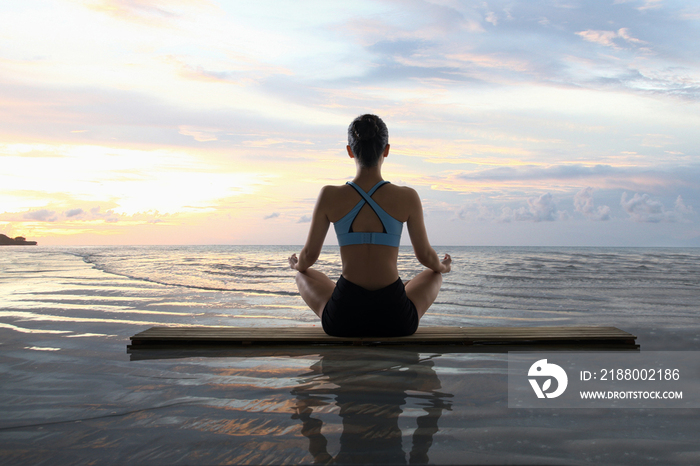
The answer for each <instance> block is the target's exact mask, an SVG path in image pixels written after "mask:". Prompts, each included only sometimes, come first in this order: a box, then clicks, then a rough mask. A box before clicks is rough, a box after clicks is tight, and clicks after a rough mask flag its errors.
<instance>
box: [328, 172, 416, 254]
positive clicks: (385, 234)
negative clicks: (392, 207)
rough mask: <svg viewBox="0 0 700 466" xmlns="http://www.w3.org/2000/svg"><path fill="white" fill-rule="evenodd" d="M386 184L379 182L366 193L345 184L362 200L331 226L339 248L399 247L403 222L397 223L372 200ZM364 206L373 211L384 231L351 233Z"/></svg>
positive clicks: (356, 187) (385, 182) (350, 183)
mask: <svg viewBox="0 0 700 466" xmlns="http://www.w3.org/2000/svg"><path fill="white" fill-rule="evenodd" d="M387 183H388V181H380V182H379V183H377V184H375V185H374V187H373V188H372V189H370V190H369V192H368V193H366V192H364V191H363V190H362V188H360V187H359V186H357V185H356V184H355V183H353V182H352V181H348V182H347V183H346V184H348V185H350V186H352V187H353V188H355V190H356V191H357V192H358V193H359V194H360V196H362V199H360V200H359V201H358V203H357V204H356V205H355V207H353V209H352V210H351V211H350V212H348V213H347V214H346V215H345V216H344V217H343V218H341V219H340V220H338V221H337V222H335V224H334V225H333V226H334V228H335V233H336V235H337V236H338V244H339V245H340V246H349V245H351V244H382V245H385V246H393V247H399V244H400V243H401V232H402V231H403V222H399V221H398V220H396V219H395V218H394V217H392V216H391V215H389V214H388V213H386V211H385V210H384V209H382V208H381V207H380V206H379V204H377V202H376V201H375V200H374V199H372V195H373V194H374V192H375V191H376V190H377V189H379V188H380V187H382V186H384V185H385V184H387ZM365 204H369V206H370V207H371V208H372V210H374V213H375V214H377V217H379V221H380V222H382V226H383V229H384V230H383V231H382V232H381V233H379V232H359V231H352V222H354V221H355V217H357V214H359V213H360V210H361V209H362V207H364V205H365Z"/></svg>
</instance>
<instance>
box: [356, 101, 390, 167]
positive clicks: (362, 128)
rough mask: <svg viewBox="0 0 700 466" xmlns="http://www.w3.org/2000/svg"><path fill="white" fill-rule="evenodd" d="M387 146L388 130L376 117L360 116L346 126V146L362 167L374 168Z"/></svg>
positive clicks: (369, 115)
mask: <svg viewBox="0 0 700 466" xmlns="http://www.w3.org/2000/svg"><path fill="white" fill-rule="evenodd" d="M387 144H389V130H388V129H387V127H386V124H384V121H382V119H381V118H379V117H378V116H377V115H372V114H371V113H368V114H365V115H361V116H359V117H357V118H355V119H354V120H353V122H352V123H351V124H350V126H348V145H349V146H350V148H351V149H352V152H353V154H355V157H357V160H358V161H359V162H360V165H361V166H362V167H373V166H375V165H376V164H377V163H378V162H379V158H380V157H381V156H382V153H383V151H384V149H385V148H386V146H387Z"/></svg>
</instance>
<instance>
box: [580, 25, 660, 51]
mask: <svg viewBox="0 0 700 466" xmlns="http://www.w3.org/2000/svg"><path fill="white" fill-rule="evenodd" d="M576 35H578V36H580V37H581V38H583V40H585V41H588V42H593V43H596V44H599V45H604V46H606V47H612V48H614V49H618V48H620V46H619V45H618V44H619V43H620V41H619V40H618V41H617V42H616V39H622V40H623V41H625V42H627V43H628V44H635V45H641V44H646V42H644V41H643V40H640V39H637V38H635V37H632V36H631V35H630V32H629V29H627V28H620V29H618V30H617V31H596V30H592V29H588V30H586V31H580V32H577V33H576Z"/></svg>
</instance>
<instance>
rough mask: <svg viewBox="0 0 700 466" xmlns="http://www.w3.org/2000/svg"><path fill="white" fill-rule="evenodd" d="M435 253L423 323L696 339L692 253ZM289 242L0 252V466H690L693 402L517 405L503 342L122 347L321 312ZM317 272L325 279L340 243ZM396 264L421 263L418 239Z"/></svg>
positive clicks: (695, 437) (658, 344) (698, 458)
mask: <svg viewBox="0 0 700 466" xmlns="http://www.w3.org/2000/svg"><path fill="white" fill-rule="evenodd" d="M436 249H437V250H438V253H440V254H442V253H445V252H447V253H450V254H451V255H452V257H453V261H454V262H453V271H452V272H451V273H450V274H447V275H445V277H444V283H443V288H442V291H441V293H440V295H439V296H438V299H437V301H436V303H435V304H434V305H433V307H432V308H431V309H430V310H429V313H428V314H427V315H426V316H425V317H424V318H423V320H422V321H421V325H422V326H427V325H448V326H546V325H606V326H615V327H618V328H621V329H623V330H626V331H629V332H631V333H634V334H635V335H637V336H638V339H637V343H639V344H640V349H641V351H675V350H683V351H697V350H700V319H698V312H699V311H700V306H699V304H698V303H699V302H700V249H636V248H620V249H608V248H497V247H493V248H490V247H445V248H436ZM298 250H299V247H293V246H289V247H286V246H182V247H173V246H167V247H166V246H163V247H154V246H147V247H146V246H144V247H80V248H78V247H74V248H58V247H5V248H2V249H0V394H1V395H2V396H1V397H0V463H2V464H52V465H53V464H149V465H158V464H311V463H328V462H331V461H335V462H336V463H347V464H370V463H385V464H407V463H409V462H410V463H411V464H426V463H430V464H699V463H700V447H698V445H699V444H700V433H698V430H697V425H698V421H700V410H693V409H688V410H678V409H598V410H592V409H561V410H555V409H548V410H544V409H536V410H525V409H509V408H508V407H507V354H505V353H503V352H496V351H495V350H492V351H491V350H489V349H481V350H480V351H477V352H471V353H465V352H455V351H453V350H452V349H450V348H448V347H445V348H433V347H431V348H413V349H412V348H373V347H351V348H345V347H342V348H338V347H307V348H268V349H255V348H253V349H229V350H223V349H210V350H190V351H179V352H177V351H170V352H167V351H165V352H158V351H151V352H145V353H141V354H133V353H132V354H128V353H127V351H126V346H127V344H128V343H129V337H130V336H131V335H134V334H135V333H138V332H140V331H142V330H144V329H146V328H149V327H151V326H153V325H178V326H187V325H233V326H249V327H261V326H266V327H270V326H290V325H306V326H312V325H320V323H319V322H318V319H317V317H316V316H315V315H314V314H313V312H311V311H310V310H308V309H307V308H306V306H305V305H304V303H303V301H302V300H301V298H300V297H299V295H298V293H297V292H296V289H295V286H294V280H293V277H294V273H293V271H291V270H289V269H288V268H287V260H286V258H287V257H288V256H289V255H290V254H292V253H293V252H298ZM316 268H318V269H319V270H321V271H323V272H325V273H326V274H328V275H329V276H330V277H332V278H334V279H335V278H337V276H338V275H339V273H340V262H339V256H338V250H337V248H333V247H329V248H326V249H324V253H323V254H322V256H321V258H320V260H319V261H318V263H317V265H316ZM399 270H400V275H401V277H402V278H404V280H407V279H409V278H411V277H412V276H413V275H415V274H416V273H418V272H420V270H421V267H420V265H419V264H418V263H417V261H416V260H415V258H414V257H413V256H412V253H411V249H410V248H402V249H401V254H400V258H399Z"/></svg>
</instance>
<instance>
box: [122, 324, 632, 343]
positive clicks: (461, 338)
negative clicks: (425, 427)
mask: <svg viewBox="0 0 700 466" xmlns="http://www.w3.org/2000/svg"><path fill="white" fill-rule="evenodd" d="M636 338H637V337H636V336H635V335H632V334H630V333H628V332H625V331H623V330H620V329H618V328H615V327H420V328H419V329H418V331H417V332H416V333H415V334H413V335H411V336H407V337H381V338H380V337H362V338H342V337H331V336H328V335H326V334H325V333H324V332H323V329H322V328H320V327H152V328H149V329H148V330H144V331H143V332H140V333H138V334H136V335H134V336H133V337H131V343H132V346H137V345H145V344H171V345H172V344H185V343H217V344H234V345H235V344H348V343H355V344H369V343H372V344H404V345H405V344H474V343H507V342H514V343H523V342H552V341H557V342H572V341H576V342H591V343H595V342H605V343H611V342H619V343H626V344H632V345H634V342H635V339H636Z"/></svg>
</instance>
